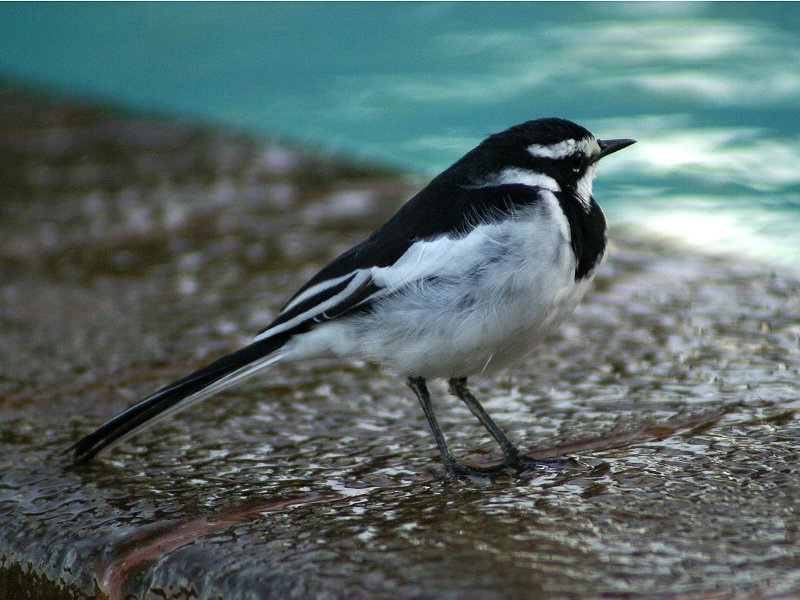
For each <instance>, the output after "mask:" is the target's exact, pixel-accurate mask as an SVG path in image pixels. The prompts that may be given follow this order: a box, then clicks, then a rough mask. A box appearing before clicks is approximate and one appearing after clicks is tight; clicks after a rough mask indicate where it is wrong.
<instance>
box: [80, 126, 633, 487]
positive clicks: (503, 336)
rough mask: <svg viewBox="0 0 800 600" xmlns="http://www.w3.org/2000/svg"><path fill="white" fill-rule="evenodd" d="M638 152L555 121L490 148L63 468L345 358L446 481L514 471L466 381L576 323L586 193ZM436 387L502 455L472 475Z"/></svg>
mask: <svg viewBox="0 0 800 600" xmlns="http://www.w3.org/2000/svg"><path fill="white" fill-rule="evenodd" d="M633 143H635V140H632V139H597V138H596V137H595V136H594V135H592V133H590V132H589V131H588V130H587V129H585V128H584V127H582V126H580V125H578V124H576V123H574V122H572V121H569V120H566V119H562V118H541V119H535V120H530V121H526V122H524V123H521V124H518V125H515V126H512V127H510V128H508V129H506V130H504V131H501V132H499V133H495V134H492V135H489V136H488V137H486V138H485V139H484V140H483V141H482V142H481V143H479V144H478V145H477V146H476V147H475V148H474V149H472V150H471V151H469V152H467V153H466V154H465V155H464V156H463V157H462V158H460V159H459V160H457V161H456V162H455V163H454V164H453V165H451V166H450V167H449V168H447V169H445V170H444V171H443V172H441V173H440V174H439V175H438V176H436V177H435V178H433V179H432V180H431V181H430V183H429V184H428V185H427V186H425V187H424V188H423V189H422V190H421V191H420V192H418V193H417V194H416V195H414V196H413V197H412V198H411V199H410V200H408V201H407V202H406V203H405V204H403V205H402V206H401V207H400V209H399V210H398V211H397V212H396V213H395V214H394V215H393V216H392V217H391V218H389V220H388V221H386V222H385V223H384V224H383V225H381V226H380V227H378V228H377V229H376V230H375V231H374V232H373V233H372V234H371V235H370V236H369V237H367V238H366V239H365V240H363V241H362V242H361V243H359V244H357V245H355V246H354V247H352V248H350V249H349V250H347V251H345V252H344V253H342V254H341V255H340V256H338V257H337V258H335V259H334V260H333V261H331V262H330V263H329V264H328V265H327V266H325V267H324V268H322V269H321V270H320V271H319V272H318V273H317V274H316V275H314V276H313V277H312V278H311V279H310V280H309V281H308V282H307V283H306V284H305V285H303V286H302V287H301V288H300V289H299V290H298V291H297V292H296V293H295V294H294V295H293V296H292V297H291V298H290V299H289V300H288V302H287V303H286V304H285V305H284V306H283V307H282V308H281V309H280V311H279V312H278V313H277V316H276V317H275V319H274V320H273V321H272V322H271V323H270V324H269V325H268V326H267V327H265V328H264V329H262V330H261V331H259V332H258V334H257V335H255V337H254V338H253V339H252V341H251V343H249V344H247V345H246V346H244V347H242V348H240V349H238V350H236V351H234V352H232V353H230V354H227V355H225V356H223V357H221V358H219V359H217V360H215V361H214V362H211V363H210V364H208V365H207V366H205V367H202V368H200V369H198V370H196V371H194V372H192V373H190V374H189V375H187V376H185V377H183V378H181V379H178V380H177V381H174V382H173V383H170V384H169V385H166V386H164V387H162V388H160V389H158V390H157V391H156V392H154V393H153V394H151V395H149V396H147V397H145V398H144V399H143V400H141V401H139V402H138V403H136V404H133V405H132V406H131V407H130V408H128V409H127V410H125V411H123V412H122V413H120V414H119V415H117V416H115V417H113V418H112V419H110V420H109V421H108V422H106V423H105V424H103V425H101V426H100V427H99V428H97V429H96V430H95V431H93V432H92V433H89V434H88V435H86V436H85V437H83V438H81V439H80V440H78V441H77V442H76V443H74V444H73V445H72V446H70V447H69V448H68V449H67V450H66V451H65V454H71V458H72V463H73V465H77V464H81V463H85V462H87V461H89V460H91V459H92V458H93V457H95V456H96V455H97V454H98V453H99V452H100V451H102V450H104V449H106V448H108V447H110V446H112V445H114V444H116V443H118V442H120V441H121V440H123V439H125V438H127V437H129V436H131V435H133V434H134V433H137V432H139V431H141V430H142V429H144V428H145V427H148V426H150V425H152V424H154V423H156V422H158V421H160V420H161V419H163V418H166V417H168V416H170V415H173V414H174V413H176V412H177V411H179V410H182V409H184V408H187V407H188V406H190V405H193V404H195V403H196V402H199V401H201V400H204V399H206V398H208V397H210V396H213V395H215V394H217V393H219V392H221V391H222V390H225V389H227V388H229V387H230V386H232V385H234V384H237V383H239V382H241V381H242V380H244V379H247V378H249V377H251V376H253V375H255V374H256V373H259V372H261V371H262V370H264V369H266V368H267V367H269V366H270V365H274V364H276V363H281V362H291V361H300V360H306V359H314V358H320V357H340V358H356V359H361V360H364V361H366V362H368V363H374V364H377V365H381V366H383V367H386V368H388V369H389V370H390V371H393V372H394V373H396V374H398V375H400V376H402V377H405V378H406V382H407V384H408V386H409V387H410V388H411V389H412V390H413V392H414V394H415V395H416V397H417V400H418V401H419V403H420V405H421V407H422V410H423V412H424V414H425V417H426V419H427V421H428V425H429V427H430V429H431V432H432V433H433V438H434V441H435V443H436V446H437V448H438V450H439V453H440V454H441V460H442V463H443V465H444V474H443V475H444V476H445V477H446V478H449V479H453V480H459V479H467V478H476V477H477V478H480V477H487V476H490V475H492V474H494V473H496V472H497V470H498V469H514V470H516V471H517V472H524V471H528V470H531V469H534V468H536V467H538V466H540V465H542V464H547V463H546V461H542V460H535V459H533V458H531V457H528V456H526V455H525V454H524V453H523V452H522V451H520V450H519V448H518V446H517V445H515V444H514V442H512V441H511V439H510V438H509V437H508V436H507V435H506V434H505V433H504V432H503V430H502V429H501V428H500V427H499V426H498V425H497V424H496V423H495V421H494V420H493V419H492V418H491V416H490V415H489V414H488V413H487V412H486V411H485V410H484V408H483V407H482V405H481V404H480V402H479V401H478V399H477V398H476V397H475V396H474V395H473V393H472V392H471V391H470V389H469V387H468V383H467V382H468V378H470V377H478V376H488V375H492V374H496V373H498V372H501V371H504V370H506V369H508V368H510V367H513V366H517V365H518V364H520V363H521V362H523V361H524V359H525V358H526V357H528V356H529V355H530V354H531V353H532V352H533V351H534V350H535V349H536V347H537V346H538V345H540V344H541V343H542V341H543V340H544V339H545V338H546V336H547V335H549V334H550V333H552V332H553V331H554V330H555V329H556V328H557V327H558V325H559V324H560V323H561V322H562V321H564V320H565V319H566V318H567V317H568V316H569V315H570V314H571V313H572V312H573V310H574V308H575V307H576V305H577V304H578V303H579V301H580V300H581V299H582V297H583V296H584V294H585V293H586V291H587V289H588V287H589V285H590V283H591V281H592V279H593V277H594V275H595V272H596V270H597V267H598V266H599V265H600V263H601V262H602V260H603V258H604V256H605V253H606V242H607V236H606V220H605V217H604V215H603V211H602V210H601V209H600V207H599V206H598V204H597V202H596V201H595V199H594V197H593V195H592V182H593V179H594V177H595V170H596V167H597V164H598V161H599V160H600V159H602V158H605V157H606V156H608V155H609V154H612V153H614V152H617V151H618V150H621V149H623V148H626V147H628V146H630V145H631V144H633ZM431 379H443V380H445V381H446V382H448V384H449V391H450V393H451V394H452V395H454V396H456V397H457V398H459V399H460V400H461V401H463V402H464V403H465V404H466V405H467V407H468V408H469V409H470V411H471V412H472V413H473V414H474V415H475V417H477V418H478V420H479V421H480V422H481V423H482V424H483V426H484V427H485V428H486V430H487V431H488V433H489V434H490V435H491V436H492V437H493V438H494V439H495V441H496V442H497V443H498V445H499V446H500V449H501V450H502V452H503V457H504V458H503V461H502V463H499V464H498V465H497V466H496V467H473V466H468V465H467V464H465V463H462V462H461V461H459V460H458V459H457V458H456V457H455V456H454V454H453V453H452V452H451V450H450V448H449V446H448V445H447V441H446V439H445V436H444V434H443V433H442V430H441V428H440V426H439V423H438V421H437V418H436V414H435V412H434V408H433V404H432V400H431V395H430V392H429V390H428V387H427V381H428V380H431Z"/></svg>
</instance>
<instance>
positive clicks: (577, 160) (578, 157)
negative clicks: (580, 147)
mask: <svg viewBox="0 0 800 600" xmlns="http://www.w3.org/2000/svg"><path fill="white" fill-rule="evenodd" d="M585 164H586V157H585V156H584V155H583V154H581V153H580V152H579V153H578V154H573V155H572V156H570V158H569V168H570V169H571V170H572V172H573V173H579V172H580V170H581V169H583V166H584V165H585Z"/></svg>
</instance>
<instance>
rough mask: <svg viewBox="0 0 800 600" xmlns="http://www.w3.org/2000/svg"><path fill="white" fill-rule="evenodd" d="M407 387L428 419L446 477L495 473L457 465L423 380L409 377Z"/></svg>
mask: <svg viewBox="0 0 800 600" xmlns="http://www.w3.org/2000/svg"><path fill="white" fill-rule="evenodd" d="M408 385H409V387H410V388H411V389H412V390H414V393H415V394H416V395H417V399H418V400H419V403H420V404H421V405H422V410H423V411H424V412H425V417H426V418H427V419H428V425H430V427H431V431H432V432H433V438H434V439H435V440H436V446H437V447H438V448H439V453H440V454H441V455H442V462H444V468H445V470H446V471H447V475H448V476H449V477H450V478H452V479H459V478H461V477H473V478H474V477H478V478H486V476H487V475H491V474H493V473H497V469H496V468H495V469H477V468H474V467H467V466H466V465H462V464H461V463H459V462H458V461H457V460H456V459H455V457H454V456H453V455H452V454H451V453H450V448H448V447H447V441H446V440H445V439H444V434H443V433H442V430H441V428H440V427H439V423H438V421H437V420H436V414H435V413H434V411H433V404H432V403H431V395H430V392H428V386H427V385H425V380H424V379H423V378H422V377H409V378H408Z"/></svg>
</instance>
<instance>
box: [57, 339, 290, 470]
mask: <svg viewBox="0 0 800 600" xmlns="http://www.w3.org/2000/svg"><path fill="white" fill-rule="evenodd" d="M290 337H291V335H290V334H288V332H287V333H285V334H282V335H277V336H274V337H270V338H266V339H263V340H259V341H257V342H254V343H252V344H250V345H248V346H245V347H244V348H242V349H240V350H237V351H236V352H232V353H231V354H228V355H226V356H223V357H222V358H220V359H218V360H216V361H214V362H213V363H211V364H209V365H207V366H205V367H203V368H201V369H198V370H197V371H195V372H194V373H190V374H189V375H187V376H186V377H183V378H182V379H179V380H177V381H175V382H173V383H170V384H169V385H167V386H165V387H163V388H161V389H160V390H158V391H157V392H155V393H153V394H151V395H150V396H147V397H146V398H145V399H144V400H141V401H140V402H138V403H136V404H134V405H133V406H131V407H130V408H128V409H127V410H125V411H123V412H122V413H120V414H119V415H117V416H116V417H114V418H113V419H111V420H110V421H108V422H106V423H105V424H103V425H101V426H100V427H98V428H97V429H96V430H95V431H93V432H92V433H90V434H88V435H87V436H85V437H83V438H81V439H80V440H78V441H77V442H76V443H75V444H73V445H72V446H70V447H69V448H68V449H67V450H66V451H65V454H68V453H70V452H71V453H73V462H75V463H83V462H88V461H89V460H91V459H92V458H93V457H94V456H95V455H96V454H97V453H98V452H100V451H101V450H104V449H106V448H108V447H110V446H112V445H113V444H116V443H119V442H120V441H122V440H123V439H125V438H127V437H129V436H131V435H133V434H134V433H137V432H139V431H141V430H143V429H145V428H146V427H149V426H151V425H154V424H155V423H157V422H159V421H160V420H162V419H164V418H166V417H168V416H170V415H172V414H174V413H176V412H178V411H180V410H183V409H184V408H187V407H189V406H191V405H192V404H194V403H196V402H200V401H201V400H204V399H206V398H208V397H209V396H212V395H213V394H216V393H217V392H220V391H222V390H224V389H226V388H228V387H230V386H232V385H234V384H236V383H238V382H239V381H241V380H243V379H245V378H247V377H250V376H251V375H254V374H255V373H256V372H258V371H259V370H260V369H262V368H263V367H265V366H267V365H269V364H272V363H274V362H277V361H278V360H280V359H281V354H280V353H278V350H279V349H280V348H281V347H282V346H283V345H284V344H285V343H286V341H287V340H288V339H289V338H290Z"/></svg>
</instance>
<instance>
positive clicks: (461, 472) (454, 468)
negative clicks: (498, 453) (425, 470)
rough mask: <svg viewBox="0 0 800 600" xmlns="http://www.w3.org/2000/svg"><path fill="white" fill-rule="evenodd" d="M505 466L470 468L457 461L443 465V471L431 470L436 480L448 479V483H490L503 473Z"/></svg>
mask: <svg viewBox="0 0 800 600" xmlns="http://www.w3.org/2000/svg"><path fill="white" fill-rule="evenodd" d="M504 467H505V465H504V464H502V463H501V464H499V465H495V466H492V467H470V466H467V465H464V464H461V463H460V462H458V461H455V460H453V461H448V462H446V463H445V465H444V471H441V470H439V469H435V470H433V473H434V476H436V477H437V478H438V479H448V480H450V481H462V480H467V481H472V482H475V483H491V482H492V481H494V478H495V477H497V476H498V475H499V474H500V473H502V472H503V469H504Z"/></svg>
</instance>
